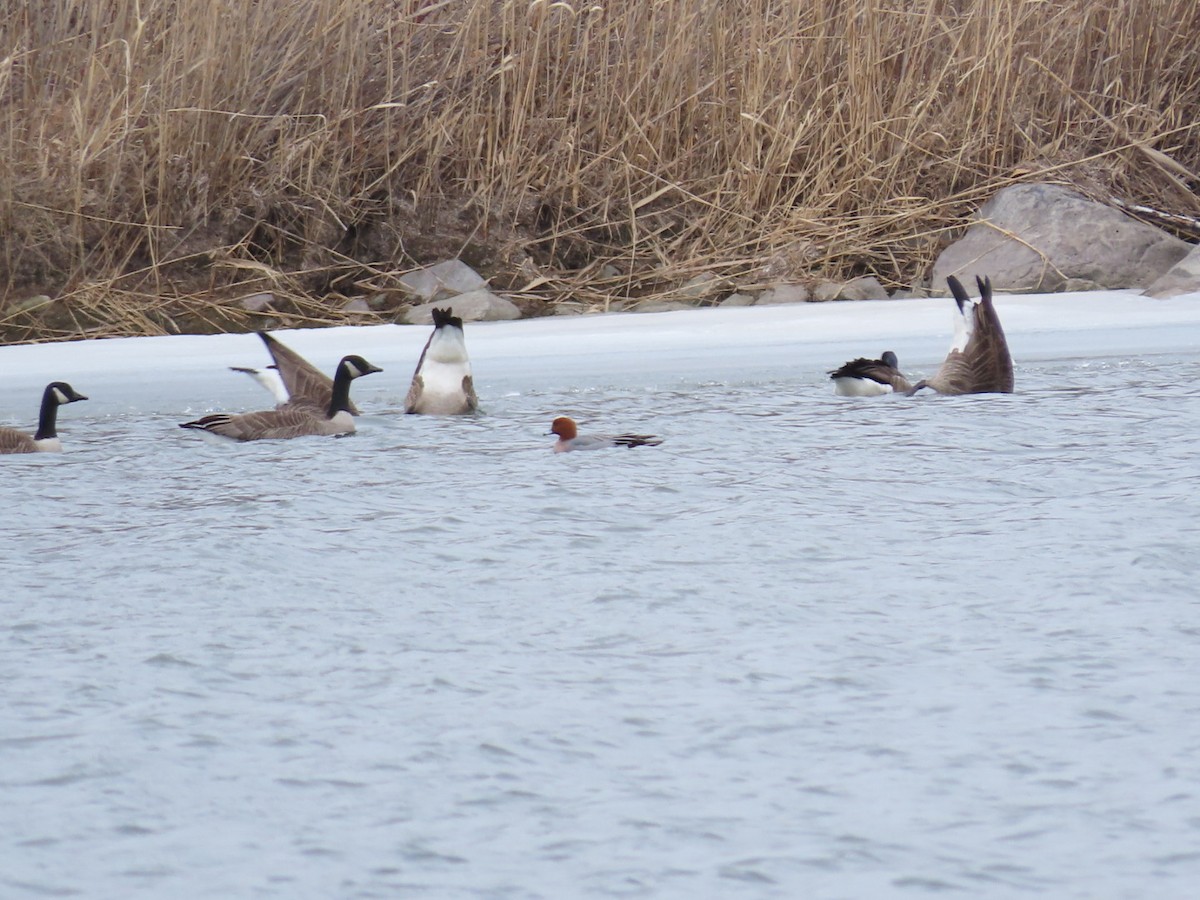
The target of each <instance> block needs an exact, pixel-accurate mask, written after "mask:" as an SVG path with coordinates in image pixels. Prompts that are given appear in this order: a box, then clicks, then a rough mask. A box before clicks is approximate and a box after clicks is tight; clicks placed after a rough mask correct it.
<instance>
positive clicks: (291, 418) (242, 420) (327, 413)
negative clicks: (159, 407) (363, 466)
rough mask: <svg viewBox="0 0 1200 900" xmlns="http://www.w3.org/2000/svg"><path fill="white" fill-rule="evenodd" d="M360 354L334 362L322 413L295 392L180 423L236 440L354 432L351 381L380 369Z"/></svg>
mask: <svg viewBox="0 0 1200 900" xmlns="http://www.w3.org/2000/svg"><path fill="white" fill-rule="evenodd" d="M382 371H383V369H381V368H379V367H378V366H373V365H371V364H370V363H369V362H367V361H366V360H365V359H363V358H362V357H361V356H353V355H352V356H343V357H342V359H341V362H339V363H338V365H337V371H336V372H335V373H334V377H333V382H332V383H333V388H332V390H331V392H330V399H329V405H328V406H327V407H326V409H325V410H324V411H323V412H319V411H317V410H316V409H315V408H314V407H313V406H312V405H311V403H309V402H307V401H306V402H301V403H296V402H294V401H295V395H294V394H293V395H292V400H289V401H288V402H287V403H285V404H284V405H283V406H280V407H276V408H275V409H268V410H263V411H261V412H251V413H241V414H239V415H233V414H230V413H214V414H213V415H208V416H204V417H203V418H200V419H196V420H195V421H194V422H183V423H181V424H180V426H179V427H180V428H189V429H193V430H196V431H202V432H205V433H207V434H215V435H219V436H220V437H224V438H229V439H231V440H235V441H262V440H281V439H287V438H296V437H304V436H306V435H337V436H341V435H347V434H354V430H355V429H354V419H353V418H352V416H351V414H350V382H352V381H353V380H354V379H355V378H361V377H362V376H364V375H371V374H372V373H375V372H382Z"/></svg>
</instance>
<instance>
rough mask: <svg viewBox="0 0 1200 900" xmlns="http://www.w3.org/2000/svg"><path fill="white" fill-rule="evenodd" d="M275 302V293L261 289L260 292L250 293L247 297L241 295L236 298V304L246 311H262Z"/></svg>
mask: <svg viewBox="0 0 1200 900" xmlns="http://www.w3.org/2000/svg"><path fill="white" fill-rule="evenodd" d="M274 303H275V295H274V294H272V293H271V292H270V291H263V292H262V293H260V294H251V295H250V296H248V297H241V298H240V299H239V300H238V306H240V307H241V308H242V309H244V310H245V311H246V312H252V313H262V312H266V311H267V310H268V309H270V308H271V307H272V306H273V305H274Z"/></svg>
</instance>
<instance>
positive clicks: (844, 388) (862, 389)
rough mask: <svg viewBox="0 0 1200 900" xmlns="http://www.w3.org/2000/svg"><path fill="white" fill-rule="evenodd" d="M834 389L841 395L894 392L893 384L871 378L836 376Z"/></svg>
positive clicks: (872, 394)
mask: <svg viewBox="0 0 1200 900" xmlns="http://www.w3.org/2000/svg"><path fill="white" fill-rule="evenodd" d="M833 391H834V393H835V394H837V395H838V396H839V397H879V396H881V395H883V394H890V393H892V386H891V385H890V384H880V383H879V382H878V381H872V380H871V379H870V378H835V379H833Z"/></svg>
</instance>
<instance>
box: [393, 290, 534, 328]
mask: <svg viewBox="0 0 1200 900" xmlns="http://www.w3.org/2000/svg"><path fill="white" fill-rule="evenodd" d="M435 306H436V307H438V308H439V309H445V308H446V307H447V306H448V307H450V308H451V309H452V310H454V315H456V316H458V317H459V318H460V319H462V320H463V321H464V322H495V321H499V320H502V319H519V318H521V311H520V310H519V309H517V307H516V304H514V303H513V302H512V301H511V300H505V299H504V298H503V297H499V296H497V295H496V294H493V293H492V292H491V291H468V292H467V293H465V294H459V295H458V296H456V297H450V298H448V299H445V300H439V301H437V302H435V303H422V304H421V305H420V306H413V307H410V308H409V309H406V310H405V311H404V313H403V314H402V316H401V319H402V321H403V322H404V324H406V325H429V324H431V323H432V322H433V313H432V311H431V310H432V309H433V308H434V307H435Z"/></svg>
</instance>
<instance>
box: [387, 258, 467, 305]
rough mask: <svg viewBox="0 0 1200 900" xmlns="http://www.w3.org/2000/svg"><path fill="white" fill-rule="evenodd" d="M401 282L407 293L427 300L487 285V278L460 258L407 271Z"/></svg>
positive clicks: (442, 297)
mask: <svg viewBox="0 0 1200 900" xmlns="http://www.w3.org/2000/svg"><path fill="white" fill-rule="evenodd" d="M399 282H400V285H401V287H403V288H404V290H405V291H406V292H407V293H409V294H411V295H412V296H414V297H416V298H417V299H419V300H424V301H426V302H429V301H431V300H444V299H445V298H446V297H453V296H454V295H455V294H465V293H467V292H469V291H475V290H480V289H482V288H486V287H487V280H486V279H484V278H483V276H481V275H479V273H477V272H476V271H475V270H474V269H472V268H471V267H470V266H468V265H467V264H466V263H465V262H463V261H462V260H460V259H448V260H446V261H445V262H440V263H438V264H437V265H433V266H426V267H425V268H423V269H415V270H413V271H412V272H405V273H404V274H403V275H401V276H400V278H399Z"/></svg>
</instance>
